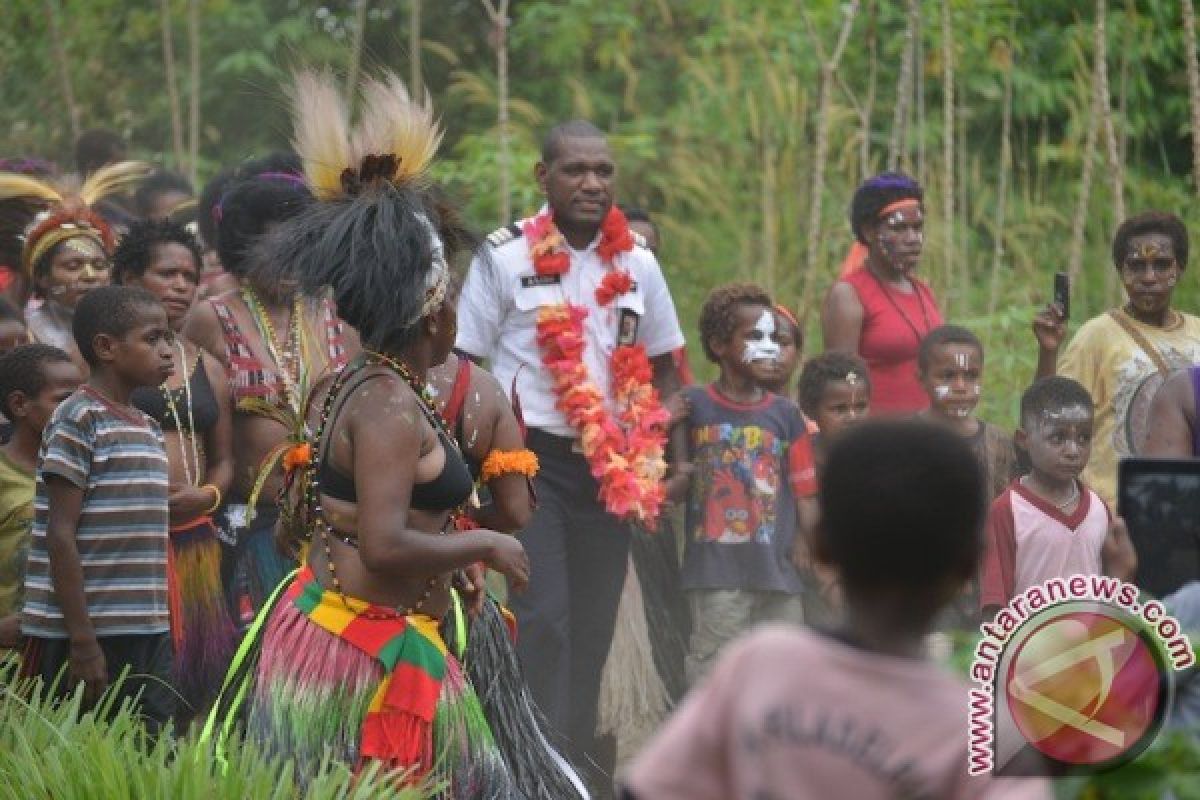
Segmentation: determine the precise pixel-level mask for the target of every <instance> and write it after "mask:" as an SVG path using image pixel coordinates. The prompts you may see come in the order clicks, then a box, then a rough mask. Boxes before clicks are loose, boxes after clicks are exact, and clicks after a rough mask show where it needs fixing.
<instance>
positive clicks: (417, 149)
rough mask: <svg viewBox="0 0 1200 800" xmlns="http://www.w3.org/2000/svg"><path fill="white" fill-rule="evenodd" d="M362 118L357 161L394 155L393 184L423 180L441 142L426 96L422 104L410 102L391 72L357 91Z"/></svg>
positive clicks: (426, 95)
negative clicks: (368, 157) (370, 157)
mask: <svg viewBox="0 0 1200 800" xmlns="http://www.w3.org/2000/svg"><path fill="white" fill-rule="evenodd" d="M360 93H361V97H362V108H363V116H362V121H361V122H360V123H359V125H358V129H357V131H356V132H355V138H354V154H355V157H356V158H357V159H359V160H361V159H362V158H364V157H366V156H369V155H383V154H387V153H390V154H392V155H394V156H396V159H397V162H398V163H397V165H396V174H395V176H394V177H393V178H392V180H393V182H394V183H396V184H405V183H420V182H422V181H424V180H425V177H426V176H425V172H426V170H427V169H428V168H429V164H430V162H432V161H433V156H434V154H435V153H437V148H438V145H439V144H441V141H442V129H441V126H440V125H439V124H438V121H437V119H436V118H435V117H434V114H433V103H432V101H431V99H430V97H429V93H428V92H426V93H425V97H424V98H423V101H422V102H419V103H418V102H417V101H415V100H413V99H412V96H411V95H410V94H409V93H408V89H407V88H405V86H404V82H403V81H402V80H400V78H399V77H397V76H396V74H395V73H394V72H391V71H385V72H384V73H383V74H382V75H381V76H380V77H379V78H367V79H365V80H364V81H363V82H362V87H361V89H360Z"/></svg>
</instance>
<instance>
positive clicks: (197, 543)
mask: <svg viewBox="0 0 1200 800" xmlns="http://www.w3.org/2000/svg"><path fill="white" fill-rule="evenodd" d="M170 544H171V546H170V548H169V549H168V550H167V597H168V601H169V604H170V611H171V641H172V643H173V644H174V646H175V666H174V683H175V688H176V689H177V690H178V691H179V693H180V695H182V697H183V701H184V702H185V703H186V704H187V705H188V706H190V711H187V712H186V715H187V716H191V715H192V714H196V713H199V712H201V711H203V710H204V708H205V707H206V706H208V704H209V703H210V702H212V700H213V698H214V697H216V694H217V690H218V689H220V687H221V679H222V678H223V677H224V676H225V670H226V669H228V668H229V662H230V661H231V660H232V658H233V651H234V649H235V648H236V647H237V636H238V634H237V628H236V627H234V624H233V620H232V619H230V617H229V608H228V606H226V604H225V595H224V592H223V591H222V588H221V545H220V542H218V540H217V529H216V526H215V525H214V524H213V521H212V519H211V518H209V517H201V518H200V519H196V520H193V521H192V522H189V523H187V524H185V525H179V526H177V527H173V528H171V532H170Z"/></svg>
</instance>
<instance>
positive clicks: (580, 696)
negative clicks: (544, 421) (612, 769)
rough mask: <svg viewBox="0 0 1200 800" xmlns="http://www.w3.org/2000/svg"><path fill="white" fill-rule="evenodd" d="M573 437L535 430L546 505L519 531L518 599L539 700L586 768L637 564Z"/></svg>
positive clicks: (520, 650) (625, 529)
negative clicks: (522, 576)
mask: <svg viewBox="0 0 1200 800" xmlns="http://www.w3.org/2000/svg"><path fill="white" fill-rule="evenodd" d="M572 444H573V440H571V439H565V438H562V437H559V436H552V435H550V434H547V433H544V432H542V431H538V430H534V429H530V431H529V435H528V437H527V446H528V447H529V448H530V449H531V450H533V451H534V452H535V453H537V456H538V461H539V463H540V468H539V470H538V475H537V477H536V478H535V479H534V486H535V488H536V490H537V498H538V507H537V510H536V511H535V512H534V514H533V519H532V520H530V522H529V525H528V526H527V527H526V528H525V530H523V531H522V532H521V533H520V534H519V538H520V540H521V543H522V544H523V545H524V546H525V551H526V553H528V555H529V562H530V568H531V572H530V581H529V588H528V589H527V590H526V591H525V592H524V593H523V594H514V595H511V596H510V598H509V600H510V606H511V608H512V611H513V613H514V614H516V617H517V625H518V635H517V654H518V655H519V656H520V659H521V666H522V668H523V669H524V671H525V680H526V682H527V683H528V685H529V688H530V691H531V692H532V693H533V697H534V700H535V701H536V702H537V704H538V707H539V708H540V709H541V711H542V713H543V714H544V715H545V716H546V719H547V721H548V722H549V724H550V728H551V729H552V731H554V732H556V733H557V734H558V735H559V736H560V737H561V739H562V740H564V743H565V744H566V747H567V752H568V753H569V754H570V755H571V757H572V760H573V761H574V762H575V763H576V765H577V766H579V767H580V768H581V769H582V770H584V771H585V772H588V771H591V769H592V768H591V765H593V764H594V763H595V762H596V758H595V739H596V700H597V697H598V695H599V693H600V674H601V672H602V671H603V669H604V662H605V659H607V658H608V648H609V645H611V644H612V635H613V626H614V625H615V623H616V617H617V603H618V601H619V600H620V597H621V587H622V585H623V584H624V581H625V569H626V564H627V562H628V558H629V538H630V531H629V526H628V525H627V524H625V523H623V522H621V521H619V520H618V519H617V518H615V517H613V516H612V515H611V514H609V513H608V512H606V511H605V510H604V507H603V506H602V505H601V504H600V502H599V500H598V496H599V487H598V486H597V484H596V480H595V479H594V478H593V477H592V475H591V471H590V469H589V468H588V465H587V461H586V460H585V459H584V457H583V456H582V455H581V454H579V453H576V452H573V451H572Z"/></svg>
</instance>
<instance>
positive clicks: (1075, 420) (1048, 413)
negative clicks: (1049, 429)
mask: <svg viewBox="0 0 1200 800" xmlns="http://www.w3.org/2000/svg"><path fill="white" fill-rule="evenodd" d="M1091 420H1092V410H1091V409H1090V408H1088V407H1087V406H1084V405H1073V406H1063V407H1062V408H1056V409H1053V410H1050V409H1046V410H1044V411H1042V413H1041V418H1040V421H1041V423H1042V426H1043V427H1045V426H1046V425H1082V424H1084V423H1086V422H1091Z"/></svg>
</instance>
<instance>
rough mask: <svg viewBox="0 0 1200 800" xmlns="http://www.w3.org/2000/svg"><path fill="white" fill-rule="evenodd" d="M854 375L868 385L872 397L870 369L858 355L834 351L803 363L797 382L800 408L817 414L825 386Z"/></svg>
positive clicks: (811, 413) (797, 398)
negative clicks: (868, 369)
mask: <svg viewBox="0 0 1200 800" xmlns="http://www.w3.org/2000/svg"><path fill="white" fill-rule="evenodd" d="M851 374H853V375H854V376H855V379H856V381H861V382H862V383H863V385H864V386H866V387H867V395H868V396H870V392H871V374H870V372H868V371H867V362H865V361H863V360H862V359H861V358H859V357H858V356H856V355H854V354H852V353H839V352H838V351H836V350H831V351H829V352H828V353H822V354H821V355H819V356H816V357H815V358H810V359H809V360H808V361H806V362H804V368H803V369H802V370H800V380H799V381H798V382H797V383H796V400H797V402H799V404H800V410H801V411H803V412H804V413H805V414H807V415H808V416H810V417H815V416H816V415H817V410H818V409H819V408H820V406H821V399H822V398H824V397H825V387H826V386H828V385H829V384H831V383H833V382H835V381H844V380H846V377H847V376H849V375H851Z"/></svg>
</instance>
